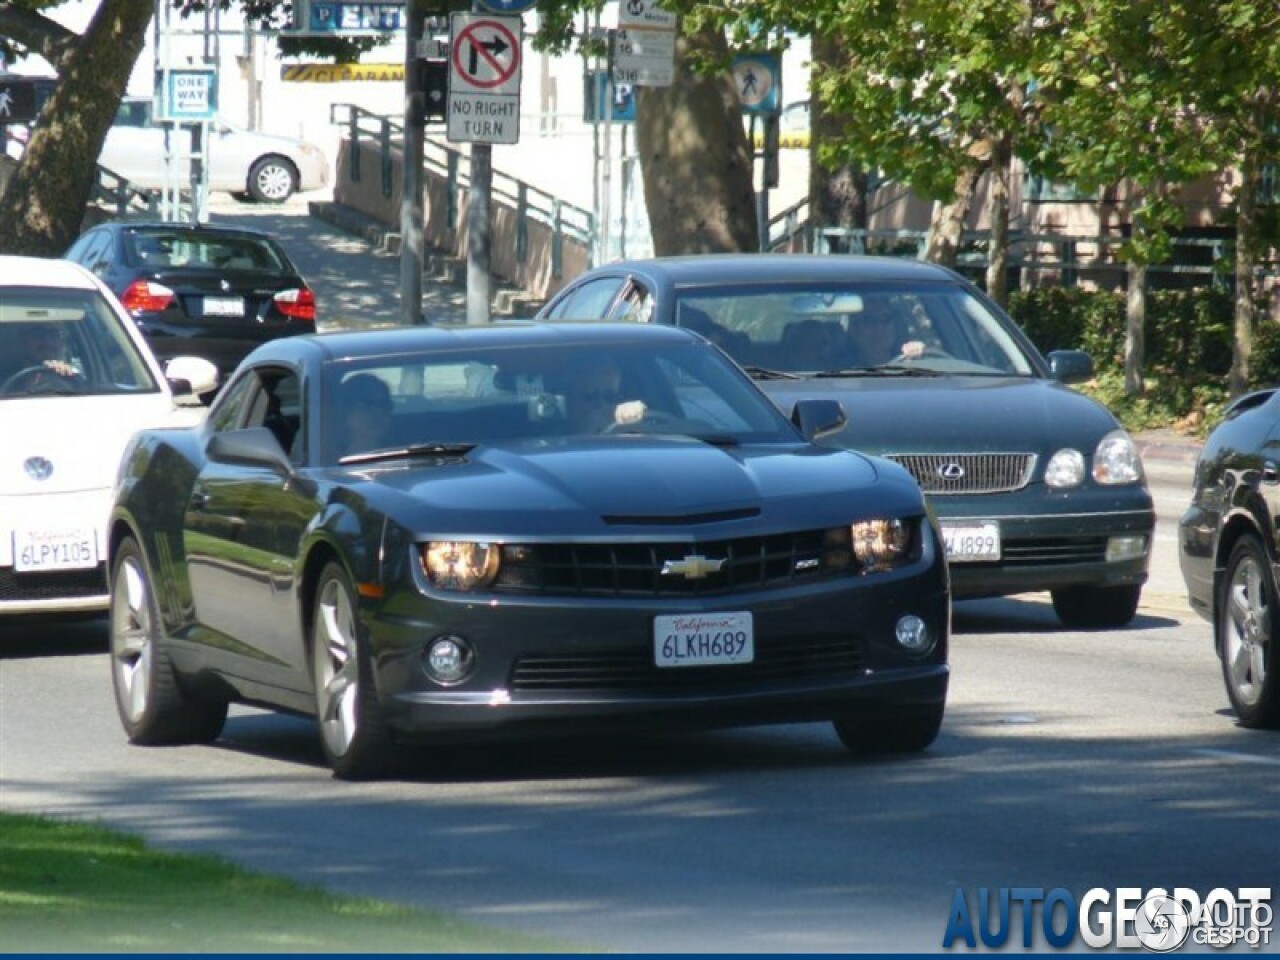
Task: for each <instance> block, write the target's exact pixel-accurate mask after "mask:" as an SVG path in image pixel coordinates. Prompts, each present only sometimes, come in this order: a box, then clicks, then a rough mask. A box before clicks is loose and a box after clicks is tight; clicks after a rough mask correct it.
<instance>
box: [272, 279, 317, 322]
mask: <svg viewBox="0 0 1280 960" xmlns="http://www.w3.org/2000/svg"><path fill="white" fill-rule="evenodd" d="M272 299H274V300H275V302H276V309H278V310H279V311H280V312H281V313H283V314H284V315H285V316H286V317H288V318H289V319H290V320H306V321H308V322H311V323H314V322H315V319H316V298H315V294H313V293H312V292H311V291H310V290H309V289H308V288H306V287H296V288H294V289H293V290H281V291H280V292H279V293H277V294H276V295H275V297H273V298H272Z"/></svg>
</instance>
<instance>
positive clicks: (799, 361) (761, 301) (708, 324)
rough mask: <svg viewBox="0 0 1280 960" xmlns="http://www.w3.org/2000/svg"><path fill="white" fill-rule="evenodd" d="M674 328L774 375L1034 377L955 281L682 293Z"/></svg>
mask: <svg viewBox="0 0 1280 960" xmlns="http://www.w3.org/2000/svg"><path fill="white" fill-rule="evenodd" d="M675 321H676V323H677V324H678V325H680V326H683V327H688V328H690V329H692V330H695V331H697V332H698V333H701V334H702V335H703V336H705V337H706V338H707V339H709V340H711V341H712V342H713V343H715V344H716V345H717V346H719V347H720V348H721V349H723V350H724V351H725V352H726V353H728V354H729V356H731V357H733V358H734V359H735V360H737V361H738V363H740V364H742V365H743V366H744V367H748V368H756V369H758V370H760V371H762V372H763V373H762V375H765V376H767V375H769V374H770V373H774V374H777V373H800V372H802V373H809V374H813V373H818V374H821V373H826V374H828V375H837V374H840V373H847V374H848V375H882V374H883V375H889V374H898V375H901V374H904V373H910V372H912V371H928V372H933V373H956V374H971V375H977V376H1030V375H1031V374H1032V373H1033V372H1034V368H1033V366H1032V363H1031V361H1030V360H1029V359H1028V357H1027V356H1026V354H1025V353H1024V351H1023V350H1022V348H1021V347H1020V346H1019V344H1018V341H1017V339H1016V338H1015V336H1014V335H1013V334H1012V333H1011V331H1010V330H1009V328H1008V327H1007V325H1006V324H1004V323H1003V322H1002V321H1001V319H1000V318H998V317H997V316H996V315H995V314H993V313H992V312H991V311H990V310H988V309H987V307H986V305H985V304H983V302H982V301H981V300H979V299H978V298H977V297H975V296H973V294H971V293H970V292H969V291H968V290H966V289H965V288H964V287H962V286H960V285H958V284H916V285H911V286H887V285H875V286H871V285H866V284H859V285H856V286H855V285H839V284H821V285H819V284H812V285H802V284H788V285H771V286H764V285H750V286H740V287H734V288H724V289H719V290H709V289H707V288H705V287H699V288H697V289H690V290H687V291H683V292H681V293H680V294H679V296H678V299H677V302H676V314H675Z"/></svg>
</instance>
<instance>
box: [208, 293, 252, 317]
mask: <svg viewBox="0 0 1280 960" xmlns="http://www.w3.org/2000/svg"><path fill="white" fill-rule="evenodd" d="M204 315H205V316H206V317H243V316H244V297H205V298H204Z"/></svg>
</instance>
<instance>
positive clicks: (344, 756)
mask: <svg viewBox="0 0 1280 960" xmlns="http://www.w3.org/2000/svg"><path fill="white" fill-rule="evenodd" d="M311 681H312V685H313V687H314V690H315V698H316V720H317V722H318V723H319V724H320V746H321V748H322V749H323V750H324V755H325V759H326V760H328V762H329V766H330V767H331V768H332V769H333V774H334V776H335V777H337V778H338V779H340V780H373V779H377V778H379V777H384V776H387V775H388V774H390V773H392V772H393V771H394V770H395V769H396V767H397V765H398V760H399V751H398V750H397V748H396V744H395V739H394V737H393V736H392V732H391V729H390V727H388V726H387V724H386V721H385V720H384V718H383V716H382V709H381V707H380V706H379V704H378V692H377V689H376V687H375V685H374V681H373V665H372V660H371V658H370V656H369V643H368V640H367V638H366V637H365V636H364V631H363V630H362V629H361V627H360V617H359V615H358V601H357V595H356V592H355V589H354V588H353V587H352V585H351V578H350V577H348V576H347V572H346V570H344V569H343V567H342V565H341V564H338V563H333V562H331V563H329V564H328V565H327V566H325V568H324V569H323V570H322V571H321V573H320V579H319V581H318V582H317V584H316V592H315V605H314V607H313V609H312V617H311Z"/></svg>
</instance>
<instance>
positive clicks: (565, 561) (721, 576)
mask: <svg viewBox="0 0 1280 960" xmlns="http://www.w3.org/2000/svg"><path fill="white" fill-rule="evenodd" d="M841 535H843V542H840V536H841ZM848 551H849V539H848V530H847V528H844V529H843V530H811V531H806V532H803V533H784V534H777V535H773V536H763V537H741V538H736V539H732V540H716V541H711V542H707V543H612V544H575V543H567V544H545V543H544V544H529V545H527V546H526V545H522V546H520V547H518V548H514V549H513V548H510V547H508V548H506V549H505V550H504V552H503V559H502V572H501V573H500V574H499V576H498V579H497V581H496V582H495V583H494V586H493V589H494V591H495V592H498V593H514V594H524V595H538V596H608V597H622V596H637V597H638V596H644V597H666V596H680V597H687V596H715V595H719V594H732V593H749V592H751V591H754V590H763V589H768V588H773V587H779V586H787V585H789V584H793V583H814V582H818V581H821V580H826V579H831V578H833V577H836V576H842V575H848V574H849V573H851V572H855V571H856V568H851V567H850V565H849V564H850V563H851V562H852V561H851V558H850V557H849V553H848ZM833 557H844V558H846V559H845V560H843V561H832V558H833ZM697 558H702V559H705V560H706V561H708V564H707V565H706V566H705V567H704V568H703V569H702V570H696V571H695V575H694V576H689V575H688V574H686V573H682V572H669V573H667V574H664V573H663V572H662V571H663V568H664V567H665V566H667V565H668V564H672V565H676V566H677V567H681V566H683V567H684V568H687V567H688V566H690V561H693V562H694V563H697V562H698V559H697ZM721 560H723V561H724V562H723V564H719V561H721ZM717 565H718V566H719V569H711V567H715V566H717Z"/></svg>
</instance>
